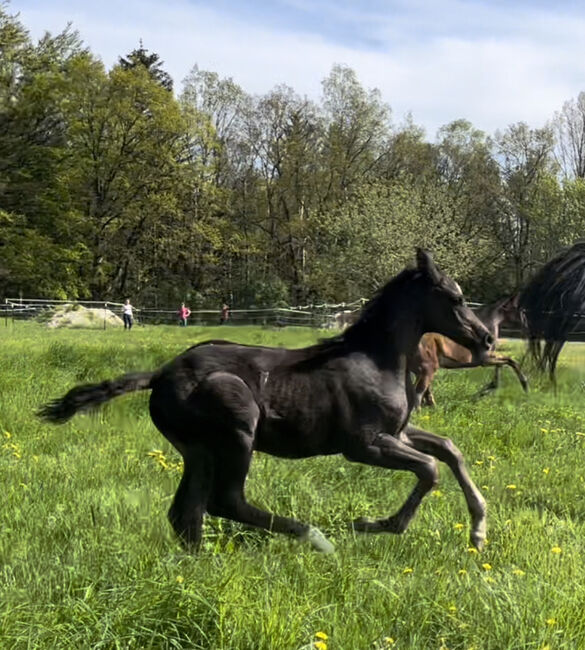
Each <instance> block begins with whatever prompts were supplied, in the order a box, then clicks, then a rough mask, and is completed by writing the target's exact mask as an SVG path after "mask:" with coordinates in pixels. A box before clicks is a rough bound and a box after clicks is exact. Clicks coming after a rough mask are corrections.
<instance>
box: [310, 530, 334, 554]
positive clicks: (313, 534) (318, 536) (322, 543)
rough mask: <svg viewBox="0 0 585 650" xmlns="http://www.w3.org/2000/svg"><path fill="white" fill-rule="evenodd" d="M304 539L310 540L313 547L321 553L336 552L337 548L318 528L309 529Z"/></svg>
mask: <svg viewBox="0 0 585 650" xmlns="http://www.w3.org/2000/svg"><path fill="white" fill-rule="evenodd" d="M302 539H303V540H305V539H306V540H308V541H309V543H310V544H311V546H312V547H313V548H314V549H315V550H316V551H319V552H320V553H333V552H334V551H335V546H333V544H332V543H331V542H330V541H329V540H328V539H327V538H326V537H325V535H323V533H322V532H321V531H320V530H319V529H318V528H313V527H312V528H309V530H308V531H307V532H306V533H305V534H304V535H303V537H302Z"/></svg>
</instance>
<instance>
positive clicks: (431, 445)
mask: <svg viewBox="0 0 585 650" xmlns="http://www.w3.org/2000/svg"><path fill="white" fill-rule="evenodd" d="M404 434H405V438H404V439H405V440H406V441H407V442H408V444H410V445H412V447H413V448H414V449H416V450H418V451H420V452H423V453H425V454H429V455H430V456H434V457H435V458H437V459H438V460H440V461H442V462H443V463H445V464H446V465H448V466H449V469H450V470H451V471H452V472H453V475H454V476H455V478H456V479H457V482H458V483H459V485H460V486H461V489H462V490H463V494H464V495H465V500H466V502H467V507H468V509H469V512H470V514H471V543H472V544H473V545H474V546H475V547H476V548H479V549H480V548H481V547H482V546H483V543H484V541H485V536H486V503H485V499H484V498H483V496H482V495H481V492H480V491H479V490H478V489H477V486H476V485H475V483H474V482H473V481H472V480H471V477H470V476H469V474H468V472H467V468H466V467H465V462H464V459H463V454H462V453H461V452H460V451H459V449H458V448H457V447H456V446H455V444H454V443H453V442H452V441H451V440H450V439H449V438H441V437H440V436H437V435H435V434H434V433H429V432H428V431H423V430H422V429H417V428H415V427H412V426H407V427H406V429H405V430H404Z"/></svg>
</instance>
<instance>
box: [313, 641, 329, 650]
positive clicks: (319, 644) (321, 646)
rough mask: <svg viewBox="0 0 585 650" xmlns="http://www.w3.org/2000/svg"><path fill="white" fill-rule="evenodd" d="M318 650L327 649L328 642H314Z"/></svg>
mask: <svg viewBox="0 0 585 650" xmlns="http://www.w3.org/2000/svg"><path fill="white" fill-rule="evenodd" d="M313 645H314V646H315V648H317V650H327V644H326V643H325V641H315V643H314V644H313Z"/></svg>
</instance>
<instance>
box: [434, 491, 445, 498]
mask: <svg viewBox="0 0 585 650" xmlns="http://www.w3.org/2000/svg"><path fill="white" fill-rule="evenodd" d="M431 494H432V495H433V496H434V497H442V496H443V493H442V492H441V490H433V491H432V492H431Z"/></svg>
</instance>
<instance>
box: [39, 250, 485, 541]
mask: <svg viewBox="0 0 585 650" xmlns="http://www.w3.org/2000/svg"><path fill="white" fill-rule="evenodd" d="M417 261H418V264H417V267H416V268H415V269H407V270H404V271H403V272H402V273H400V274H399V275H398V276H396V277H395V278H394V279H392V280H390V281H389V282H388V283H387V284H386V285H385V286H384V287H383V288H382V289H381V290H380V291H379V292H378V294H377V295H376V296H375V297H374V298H373V299H372V300H371V301H370V302H369V303H368V305H367V306H366V307H365V309H364V310H363V311H362V313H361V315H360V318H359V320H358V321H357V322H356V323H354V324H353V325H352V326H351V327H349V328H348V329H347V330H345V332H343V333H342V334H340V335H338V336H335V337H333V338H331V339H329V340H326V341H323V342H321V343H319V344H317V345H314V346H311V347H308V348H303V349H299V350H287V349H283V348H269V347H261V346H248V345H240V344H237V343H230V342H228V341H208V342H207V343H201V344H199V345H196V346H194V347H192V348H190V349H189V350H187V351H186V352H184V353H183V354H180V355H179V356H178V357H176V358H175V359H174V360H172V361H170V362H169V363H168V364H167V365H165V366H163V367H162V368H160V369H159V370H155V371H151V372H141V373H133V374H130V375H124V376H122V377H118V378H117V379H113V380H110V381H104V382H101V383H99V384H90V385H86V386H77V387H75V388H72V389H71V390H70V391H69V392H68V393H67V394H66V395H65V396H63V397H61V398H60V399H57V400H55V401H53V402H51V403H50V404H47V405H46V406H44V407H43V408H42V409H41V411H40V415H41V416H42V417H44V418H46V419H47V420H49V421H52V422H65V421H67V420H68V419H69V418H71V417H72V416H73V415H74V414H75V413H76V412H77V411H80V410H84V409H91V408H92V407H96V406H98V405H100V404H103V403H104V402H107V401H108V400H110V399H112V398H114V397H116V396H118V395H122V394H123V393H127V392H129V391H135V390H151V391H152V393H151V395H150V414H151V417H152V420H153V422H154V424H155V425H156V427H157V428H158V429H159V431H160V432H161V433H162V434H163V435H164V436H165V437H166V438H167V439H168V440H169V441H170V442H171V443H172V444H173V445H174V446H175V448H176V449H177V450H178V451H179V453H180V454H181V455H182V456H183V459H184V472H183V477H182V479H181V482H180V484H179V488H178V490H177V493H176V495H175V498H174V501H173V504H172V506H171V508H170V510H169V519H170V521H171V524H172V525H173V528H174V529H175V531H176V533H177V535H178V536H179V538H180V539H181V540H182V541H183V542H184V543H185V544H186V545H188V546H196V545H197V544H198V543H199V541H200V539H201V534H202V522H203V515H204V514H205V513H206V512H208V513H209V514H211V515H215V516H219V517H225V518H227V519H231V520H233V521H238V522H241V523H243V524H247V525H252V526H257V527H260V528H264V529H267V530H271V531H274V532H278V533H286V534H289V535H292V536H293V537H296V538H297V539H301V540H302V539H307V540H309V542H310V543H311V544H312V545H313V546H314V547H315V548H317V549H318V550H321V551H325V552H329V551H332V550H333V547H332V545H331V544H330V542H329V541H328V540H327V539H326V538H325V537H324V536H323V534H322V533H321V532H320V531H319V530H318V529H316V528H313V527H311V526H309V525H307V524H305V523H302V522H300V521H297V520H296V519H292V518H290V517H282V516H280V515H275V514H272V513H270V512H266V511H265V510H262V509H260V508H257V507H255V506H253V505H251V504H250V503H248V501H247V499H246V496H245V492H244V484H245V481H246V476H247V475H248V469H249V467H250V462H251V460H252V454H253V452H254V451H262V452H265V453H268V454H272V455H274V456H280V457H283V458H306V457H309V456H318V455H332V454H342V455H343V456H345V457H346V458H347V459H348V460H350V461H355V462H358V463H365V464H367V465H375V466H378V467H384V468H387V469H402V470H407V471H409V472H413V473H414V474H415V475H416V477H417V483H416V485H415V487H414V489H413V490H412V492H411V493H410V495H409V496H408V498H407V499H406V501H405V502H404V504H403V505H402V507H401V508H400V509H399V510H398V512H396V513H395V514H394V515H392V516H390V517H384V518H382V519H378V520H375V521H367V520H363V519H359V520H357V521H355V522H353V524H352V526H353V529H354V530H356V531H365V532H386V533H402V532H403V531H404V530H405V529H406V528H407V526H408V524H409V523H410V521H411V519H412V517H413V516H414V514H415V512H416V510H417V508H418V506H419V505H420V503H421V501H422V499H423V497H424V496H425V495H426V494H427V493H428V492H429V491H430V490H431V489H432V488H433V486H434V485H436V483H437V480H438V476H439V475H438V469H437V460H440V461H443V462H444V463H446V464H447V465H448V466H449V468H450V469H451V471H452V472H453V474H454V476H455V478H456V479H457V481H458V482H459V485H460V486H461V489H462V491H463V494H464V495H465V500H466V502H467V507H468V509H469V512H470V514H471V542H472V543H473V544H474V545H475V546H477V547H480V546H481V545H482V543H483V541H484V539H485V535H486V506H485V501H484V499H483V497H482V495H481V493H480V492H479V490H478V489H477V487H476V486H475V485H474V483H473V481H472V480H471V478H470V477H469V474H468V472H467V469H466V468H465V464H464V461H463V456H462V454H461V452H460V451H459V450H458V449H457V448H456V447H455V445H454V444H453V443H452V442H451V441H450V440H448V439H445V438H441V437H439V436H436V435H434V434H432V433H428V432H426V431H422V430H421V429H417V428H415V427H412V426H410V425H409V424H408V419H409V416H410V413H411V411H412V408H413V405H414V390H413V386H412V383H411V381H410V374H409V372H408V359H409V358H411V357H412V355H413V354H414V351H415V350H416V347H417V345H418V342H419V340H420V338H421V336H422V335H423V334H424V333H425V332H441V333H442V334H444V335H445V336H448V337H450V338H451V339H453V340H455V341H457V342H458V343H459V344H460V345H463V346H465V347H466V348H468V349H469V350H471V351H472V357H473V358H474V359H479V358H482V357H483V356H484V355H485V354H486V353H487V351H488V350H489V349H490V347H491V346H492V343H493V339H492V336H491V334H490V333H489V331H488V330H487V328H486V327H485V325H484V324H483V323H482V322H481V321H480V320H479V319H478V318H477V316H476V315H475V314H474V313H473V312H472V311H471V309H470V308H469V307H468V306H467V305H466V304H465V302H464V300H463V296H462V295H461V290H460V289H459V287H458V286H457V285H456V284H455V283H454V282H453V281H452V280H450V279H449V278H448V277H447V276H445V275H443V274H442V273H441V272H440V271H439V270H438V269H437V267H436V266H435V265H434V263H433V261H432V259H431V257H430V256H429V255H428V253H426V252H424V251H422V250H419V251H418V254H417Z"/></svg>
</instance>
